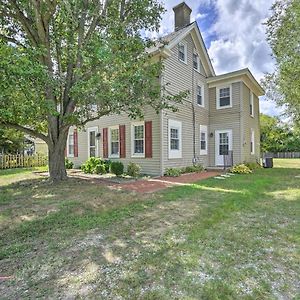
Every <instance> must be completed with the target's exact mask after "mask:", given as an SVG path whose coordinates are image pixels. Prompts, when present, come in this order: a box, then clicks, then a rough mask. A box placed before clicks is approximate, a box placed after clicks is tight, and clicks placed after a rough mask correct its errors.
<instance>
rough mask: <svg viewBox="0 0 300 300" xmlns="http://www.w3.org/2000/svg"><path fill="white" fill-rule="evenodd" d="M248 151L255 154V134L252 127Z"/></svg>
mask: <svg viewBox="0 0 300 300" xmlns="http://www.w3.org/2000/svg"><path fill="white" fill-rule="evenodd" d="M250 153H251V154H255V136H254V129H253V128H251V137H250Z"/></svg>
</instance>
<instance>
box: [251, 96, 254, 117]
mask: <svg viewBox="0 0 300 300" xmlns="http://www.w3.org/2000/svg"><path fill="white" fill-rule="evenodd" d="M250 116H251V117H254V105H253V92H250Z"/></svg>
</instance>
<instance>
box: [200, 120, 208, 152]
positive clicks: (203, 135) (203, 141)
mask: <svg viewBox="0 0 300 300" xmlns="http://www.w3.org/2000/svg"><path fill="white" fill-rule="evenodd" d="M206 154H207V126H206V125H200V155H206Z"/></svg>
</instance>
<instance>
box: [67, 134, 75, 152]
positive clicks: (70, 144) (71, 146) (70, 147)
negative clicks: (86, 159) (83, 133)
mask: <svg viewBox="0 0 300 300" xmlns="http://www.w3.org/2000/svg"><path fill="white" fill-rule="evenodd" d="M68 156H69V157H73V156H74V133H70V134H69V137H68Z"/></svg>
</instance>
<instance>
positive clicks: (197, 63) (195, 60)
mask: <svg viewBox="0 0 300 300" xmlns="http://www.w3.org/2000/svg"><path fill="white" fill-rule="evenodd" d="M193 68H194V70H196V71H198V72H200V58H199V55H198V54H197V53H193Z"/></svg>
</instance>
